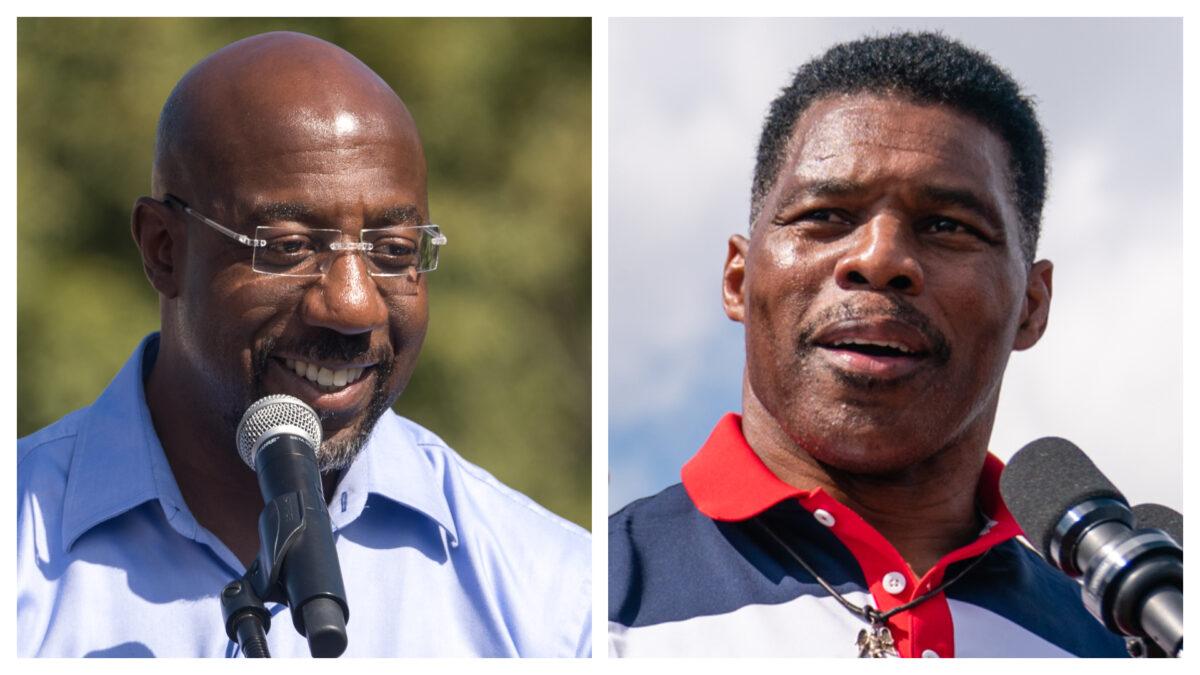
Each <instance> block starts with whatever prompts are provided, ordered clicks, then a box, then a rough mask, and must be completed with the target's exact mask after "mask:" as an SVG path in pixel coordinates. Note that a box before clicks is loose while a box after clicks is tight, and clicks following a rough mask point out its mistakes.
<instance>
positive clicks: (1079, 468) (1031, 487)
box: [1000, 437, 1183, 656]
mask: <svg viewBox="0 0 1200 675" xmlns="http://www.w3.org/2000/svg"><path fill="white" fill-rule="evenodd" d="M1000 494H1001V495H1002V496H1003V497H1004V502H1005V504H1007V505H1008V509H1009V511H1011V512H1012V514H1013V517H1014V518H1016V520H1017V523H1018V524H1020V525H1021V528H1022V529H1024V530H1025V536H1026V538H1027V539H1029V541H1030V543H1031V544H1033V545H1034V546H1035V547H1036V548H1037V550H1038V551H1039V552H1041V554H1042V556H1043V557H1044V558H1046V560H1048V561H1050V562H1051V563H1052V564H1054V565H1055V566H1057V567H1058V568H1059V569H1061V570H1062V571H1063V572H1065V573H1066V574H1067V575H1069V576H1071V577H1082V583H1083V602H1084V605H1085V606H1086V607H1087V609H1088V611H1089V612H1091V613H1092V616H1094V617H1096V618H1097V619H1098V620H1099V621H1100V622H1101V623H1103V624H1104V625H1105V626H1106V627H1107V628H1108V629H1109V630H1111V631H1113V632H1116V633H1120V634H1123V635H1130V636H1134V637H1146V638H1150V639H1151V640H1153V641H1154V643H1155V644H1157V645H1158V646H1159V647H1161V648H1162V649H1163V651H1165V652H1166V653H1167V654H1168V655H1170V656H1178V655H1179V654H1180V652H1181V651H1182V649H1183V549H1182V548H1181V547H1180V546H1179V545H1178V544H1177V543H1176V542H1175V541H1173V540H1172V539H1171V538H1170V537H1169V536H1167V535H1166V534H1165V533H1164V532H1162V531H1160V530H1157V529H1137V528H1136V527H1135V522H1136V521H1135V519H1134V516H1133V512H1132V511H1131V510H1130V508H1129V502H1127V501H1126V500H1125V497H1124V496H1122V495H1121V493H1120V491H1118V490H1117V488H1116V487H1114V486H1113V484H1112V483H1111V482H1109V480H1108V479H1107V478H1105V477H1104V474H1102V473H1101V472H1100V470H1099V469H1097V468H1096V465H1095V464H1093V463H1092V461H1091V460H1090V459H1088V457H1087V455H1085V454H1084V453H1083V451H1082V450H1080V449H1079V448H1077V447H1075V445H1074V444H1073V443H1071V442H1070V441H1067V440H1065V439H1062V438H1053V437H1051V438H1042V439H1038V440H1036V441H1034V442H1032V443H1030V444H1029V445H1026V446H1025V447H1024V448H1021V450H1020V451H1018V452H1017V454H1016V455H1014V456H1013V458H1012V460H1011V461H1010V462H1009V463H1008V466H1007V467H1005V469H1004V472H1003V473H1002V474H1001V475H1000Z"/></svg>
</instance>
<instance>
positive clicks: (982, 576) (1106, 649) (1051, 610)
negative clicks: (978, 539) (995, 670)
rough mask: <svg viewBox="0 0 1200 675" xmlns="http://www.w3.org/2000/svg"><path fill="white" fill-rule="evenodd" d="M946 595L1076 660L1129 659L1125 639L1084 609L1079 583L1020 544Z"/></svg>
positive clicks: (1004, 547) (994, 556)
mask: <svg viewBox="0 0 1200 675" xmlns="http://www.w3.org/2000/svg"><path fill="white" fill-rule="evenodd" d="M1000 579H1002V580H1003V582H998V581H997V580H1000ZM946 596H947V597H949V598H952V599H954V600H961V601H962V602H969V603H971V604H972V605H976V606H978V607H982V608H984V609H986V610H988V611H989V612H992V613H994V614H998V615H1000V616H1002V617H1004V618H1005V619H1008V620H1009V621H1011V622H1013V623H1015V624H1017V625H1018V626H1021V627H1022V628H1024V629H1025V630H1027V631H1029V632H1031V633H1033V634H1035V635H1037V636H1038V637H1040V638H1042V639H1043V640H1045V641H1047V642H1049V643H1051V644H1054V645H1057V646H1058V647H1060V648H1062V649H1063V650H1065V651H1068V652H1070V653H1072V654H1075V655H1076V656H1111V657H1121V656H1128V655H1129V654H1128V652H1126V650H1125V640H1124V638H1121V637H1119V636H1117V635H1114V634H1113V633H1110V632H1109V631H1108V630H1107V629H1106V628H1104V626H1102V625H1101V624H1100V622H1098V621H1097V620H1096V619H1095V617H1093V616H1092V615H1091V614H1089V613H1088V611H1087V609H1086V608H1085V607H1084V606H1083V599H1082V598H1081V595H1080V588H1079V584H1078V583H1076V582H1075V581H1073V580H1071V579H1070V578H1068V577H1067V576H1066V575H1065V574H1063V573H1062V572H1059V571H1058V570H1057V569H1054V568H1053V567H1051V566H1050V565H1049V564H1047V563H1046V561H1044V560H1042V559H1041V557H1039V556H1038V555H1037V554H1036V553H1034V552H1033V551H1031V550H1029V549H1028V548H1026V547H1025V546H1024V545H1022V544H1021V543H1020V542H1018V541H1017V540H1015V539H1013V540H1009V541H1006V542H1004V543H1003V544H1001V545H999V546H996V547H994V548H993V549H992V550H991V552H989V553H988V555H987V557H986V558H984V560H983V561H982V562H981V563H980V564H979V566H978V567H976V568H975V569H973V570H971V571H970V572H968V573H967V575H966V576H965V577H963V578H962V579H961V580H960V581H958V582H957V583H955V584H954V585H953V586H951V587H950V588H949V589H947V590H946Z"/></svg>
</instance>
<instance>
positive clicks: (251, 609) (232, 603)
mask: <svg viewBox="0 0 1200 675" xmlns="http://www.w3.org/2000/svg"><path fill="white" fill-rule="evenodd" d="M304 513H305V510H304V508H303V506H302V505H301V504H300V499H299V495H297V494H296V493H295V492H289V493H286V494H282V495H280V496H278V497H276V498H275V499H272V500H271V501H270V502H269V503H268V504H267V506H266V508H264V509H263V512H262V515H260V516H259V518H258V540H259V542H261V543H260V548H259V551H258V557H257V558H256V559H255V560H254V563H253V564H251V565H250V569H248V570H246V574H245V575H244V576H242V578H241V579H235V580H234V581H231V582H229V583H228V584H227V585H226V586H225V588H224V589H223V590H222V591H221V614H222V615H223V617H224V619H225V634H226V635H228V636H229V639H230V640H233V641H234V642H237V643H238V645H239V646H240V647H241V648H242V653H243V654H244V655H245V656H246V657H247V658H270V656H271V654H270V652H269V651H268V649H267V631H269V630H271V613H270V612H268V611H267V608H266V607H265V606H264V604H263V602H264V601H268V602H281V603H284V604H287V594H286V593H285V592H284V589H283V585H282V583H280V570H281V569H282V567H283V561H284V558H286V556H287V554H288V551H289V550H291V548H292V546H293V545H295V543H296V542H297V541H298V540H299V539H300V535H301V533H303V532H304V528H305V526H306V525H307V520H306V519H305V517H304Z"/></svg>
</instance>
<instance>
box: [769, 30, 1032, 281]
mask: <svg viewBox="0 0 1200 675" xmlns="http://www.w3.org/2000/svg"><path fill="white" fill-rule="evenodd" d="M859 93H877V94H880V95H884V96H888V95H897V96H901V97H904V98H906V99H909V100H911V101H913V102H914V103H919V104H927V103H934V104H941V105H946V106H949V107H950V108H952V109H954V110H956V111H958V112H962V113H964V114H966V115H969V116H971V117H973V118H974V119H976V120H978V121H979V122H981V123H983V125H984V126H986V127H988V128H989V129H991V130H992V131H993V132H995V133H996V134H997V135H999V136H1000V138H1001V140H1003V141H1004V143H1005V144H1006V145H1007V146H1008V151H1009V174H1010V175H1009V179H1010V181H1011V189H1012V191H1013V197H1014V198H1015V202H1016V206H1017V211H1018V212H1019V213H1020V215H1021V220H1022V221H1023V223H1022V224H1023V227H1022V231H1021V248H1022V251H1023V252H1024V254H1025V257H1026V259H1027V260H1029V261H1032V260H1033V257H1034V253H1035V252H1036V250H1037V240H1038V235H1039V233H1040V230H1041V220H1042V205H1043V204H1044V203H1045V201H1046V174H1047V167H1046V141H1045V138H1044V137H1043V135H1042V128H1041V126H1040V125H1039V124H1038V121H1037V116H1036V115H1035V114H1034V110H1033V107H1034V106H1033V100H1032V99H1031V98H1030V97H1029V96H1026V95H1024V94H1022V93H1021V88H1020V87H1019V86H1018V85H1017V83H1016V81H1015V80H1013V78H1012V76H1011V75H1009V74H1008V73H1007V72H1006V71H1005V70H1004V69H1003V68H1001V67H1000V66H997V65H996V64H995V63H993V62H992V60H991V59H990V58H988V56H987V55H985V54H983V53H982V52H979V51H976V50H974V49H971V48H970V47H967V46H966V45H964V44H962V43H961V42H957V41H955V40H951V39H949V38H947V37H945V36H943V35H941V34H939V33H894V34H891V35H885V36H882V37H868V38H863V39H860V40H855V41H853V42H845V43H842V44H839V45H835V46H834V47H832V48H830V49H829V50H828V51H826V52H825V53H824V54H822V55H821V56H820V57H818V58H816V59H814V60H812V61H809V62H808V63H806V64H804V65H803V66H801V67H800V69H799V70H797V71H796V75H795V77H794V78H793V79H792V82H791V84H789V85H788V86H787V87H786V88H784V90H783V92H782V93H781V94H780V95H779V96H778V97H777V98H776V99H775V100H774V101H773V102H772V103H771V110H770V112H769V113H768V115H767V119H766V122H765V123H764V124H763V131H762V138H761V139H760V140H759V143H758V159H757V163H756V165H755V167H754V186H753V189H752V193H751V197H750V204H751V214H750V218H751V221H752V222H753V221H754V220H755V219H756V218H757V217H758V214H759V211H760V210H761V209H762V204H763V200H764V199H765V198H766V196H767V193H768V192H770V191H771V188H772V187H773V186H774V185H775V181H776V179H777V178H778V176H779V171H780V169H781V168H782V167H783V163H784V161H785V160H786V154H787V149H788V142H789V141H790V140H791V136H792V132H793V130H794V128H795V126H796V120H798V119H799V118H800V116H801V115H802V114H803V113H804V111H805V110H807V109H808V108H809V106H811V105H812V104H813V103H814V102H815V101H817V100H818V99H821V98H824V97H827V96H831V95H837V94H859Z"/></svg>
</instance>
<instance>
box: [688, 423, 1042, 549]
mask: <svg viewBox="0 0 1200 675" xmlns="http://www.w3.org/2000/svg"><path fill="white" fill-rule="evenodd" d="M1003 469H1004V463H1003V462H1001V461H1000V460H999V459H998V458H997V457H996V456H995V455H992V454H990V453H989V454H988V456H987V459H986V460H985V461H984V466H983V472H982V473H981V475H980V477H979V483H978V484H977V487H976V499H977V501H978V504H979V507H980V509H981V510H982V511H983V514H984V515H985V516H987V517H988V520H989V522H988V526H987V528H985V532H984V533H986V535H987V539H988V540H989V542H994V541H999V540H1003V539H1010V538H1012V537H1014V536H1016V535H1019V534H1021V530H1020V527H1019V526H1018V525H1017V523H1016V521H1015V520H1014V519H1013V517H1012V514H1011V513H1009V511H1008V507H1007V506H1006V505H1005V504H1004V500H1003V499H1001V497H1000V472H1001V470H1003ZM682 475H683V487H684V489H685V490H686V491H687V493H688V496H689V497H691V499H692V502H693V503H694V504H695V505H696V508H697V509H699V511H700V512H701V513H703V514H704V515H706V516H708V517H709V518H712V519H713V520H721V521H741V520H746V519H748V518H752V517H754V516H756V515H758V514H759V513H762V512H763V511H766V510H767V509H769V508H771V507H772V506H774V505H776V504H778V503H779V502H782V501H783V500H785V499H791V498H798V499H805V498H810V497H813V496H816V495H823V494H824V490H822V489H821V488H815V489H813V490H802V489H800V488H796V487H792V486H791V485H788V484H787V483H785V482H783V481H782V480H780V479H779V478H778V477H777V476H776V475H775V474H774V473H772V472H771V470H770V469H768V468H767V465H766V464H764V463H763V461H762V459H760V458H759V456H758V454H757V453H756V452H754V450H753V448H751V447H750V444H749V443H747V442H746V437H745V436H744V435H742V417H741V415H737V414H735V413H729V414H727V415H725V416H724V417H722V418H721V421H719V422H717V426H716V428H714V429H713V431H712V434H710V435H709V437H708V440H707V441H705V442H704V445H703V446H701V448H700V451H699V452H697V453H696V455H695V456H694V457H692V458H691V459H690V460H688V462H687V464H684V466H683V471H682Z"/></svg>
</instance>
